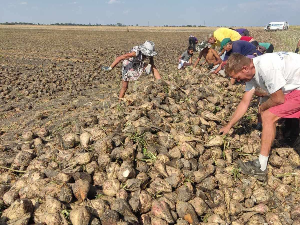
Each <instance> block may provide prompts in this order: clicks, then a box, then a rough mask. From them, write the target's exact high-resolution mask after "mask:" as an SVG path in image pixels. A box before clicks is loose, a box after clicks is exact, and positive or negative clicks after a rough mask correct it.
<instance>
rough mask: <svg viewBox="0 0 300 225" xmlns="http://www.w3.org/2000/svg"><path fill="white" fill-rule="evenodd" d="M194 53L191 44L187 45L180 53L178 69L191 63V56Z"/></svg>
mask: <svg viewBox="0 0 300 225" xmlns="http://www.w3.org/2000/svg"><path fill="white" fill-rule="evenodd" d="M193 54H194V49H193V46H189V47H188V49H187V50H186V51H185V52H184V53H182V55H181V56H180V57H179V64H178V69H179V70H180V69H184V68H185V67H187V66H190V65H192V57H193Z"/></svg>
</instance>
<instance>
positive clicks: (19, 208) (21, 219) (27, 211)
mask: <svg viewBox="0 0 300 225" xmlns="http://www.w3.org/2000/svg"><path fill="white" fill-rule="evenodd" d="M32 213H33V205H32V202H31V201H30V200H29V199H19V200H17V201H15V202H14V203H12V205H11V206H10V207H9V208H7V209H6V210H4V211H3V214H2V217H3V218H7V219H8V220H9V221H8V223H9V224H21V225H26V224H28V222H29V219H30V217H31V215H32Z"/></svg>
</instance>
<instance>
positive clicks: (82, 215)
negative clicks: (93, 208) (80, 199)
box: [70, 207, 91, 225]
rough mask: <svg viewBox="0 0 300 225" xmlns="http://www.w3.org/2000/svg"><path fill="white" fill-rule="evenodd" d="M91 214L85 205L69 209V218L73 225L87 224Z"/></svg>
mask: <svg viewBox="0 0 300 225" xmlns="http://www.w3.org/2000/svg"><path fill="white" fill-rule="evenodd" d="M90 219H91V216H90V213H89V212H88V210H87V209H86V207H78V208H76V209H73V210H71V212H70V220H71V222H72V224H73V225H88V224H89V222H90Z"/></svg>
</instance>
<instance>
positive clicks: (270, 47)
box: [266, 44, 274, 53]
mask: <svg viewBox="0 0 300 225" xmlns="http://www.w3.org/2000/svg"><path fill="white" fill-rule="evenodd" d="M273 51H274V46H273V45H272V44H270V46H269V48H268V49H267V51H266V53H272V52H273Z"/></svg>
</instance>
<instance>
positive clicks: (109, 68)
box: [102, 66, 112, 72]
mask: <svg viewBox="0 0 300 225" xmlns="http://www.w3.org/2000/svg"><path fill="white" fill-rule="evenodd" d="M102 70H103V71H105V72H109V71H111V70H112V68H111V67H110V66H102Z"/></svg>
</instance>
